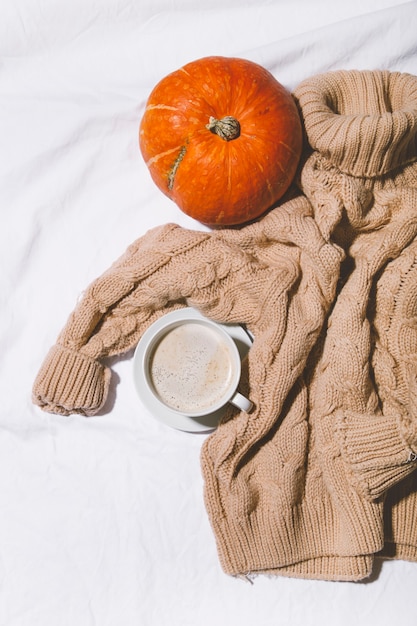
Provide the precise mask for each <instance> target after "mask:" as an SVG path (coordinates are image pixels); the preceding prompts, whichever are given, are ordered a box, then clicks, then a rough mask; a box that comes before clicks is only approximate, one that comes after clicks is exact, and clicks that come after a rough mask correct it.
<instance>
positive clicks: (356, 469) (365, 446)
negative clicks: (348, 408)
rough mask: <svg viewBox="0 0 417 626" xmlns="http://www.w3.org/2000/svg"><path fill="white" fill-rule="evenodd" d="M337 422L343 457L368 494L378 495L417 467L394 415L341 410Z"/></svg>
mask: <svg viewBox="0 0 417 626" xmlns="http://www.w3.org/2000/svg"><path fill="white" fill-rule="evenodd" d="M336 423H337V428H338V432H339V436H338V438H340V441H341V447H342V455H343V458H344V460H345V462H347V463H348V465H349V466H350V469H351V470H352V472H353V476H354V477H355V479H356V482H357V485H358V486H359V489H360V491H361V492H362V493H363V494H364V495H365V497H367V498H371V499H375V498H379V497H380V496H381V495H383V494H384V493H385V492H386V491H387V490H388V489H389V488H390V487H392V486H393V485H395V484H396V483H398V482H399V481H401V480H402V479H403V478H405V477H406V476H408V475H409V474H410V473H411V472H413V471H414V470H415V469H416V454H415V452H414V451H413V450H411V448H410V447H409V446H408V445H407V443H406V442H405V440H404V438H403V437H402V436H401V433H400V431H399V428H398V424H397V420H396V419H395V417H393V416H384V415H372V414H371V415H367V414H363V413H354V412H342V411H341V412H340V413H339V415H338V416H337V418H336Z"/></svg>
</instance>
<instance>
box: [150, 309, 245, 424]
mask: <svg viewBox="0 0 417 626" xmlns="http://www.w3.org/2000/svg"><path fill="white" fill-rule="evenodd" d="M149 365H150V366H149V379H150V383H151V385H152V387H153V388H154V391H155V393H156V395H157V396H158V397H159V399H160V400H161V401H162V402H163V403H164V404H165V405H167V406H168V407H170V408H171V409H173V410H175V411H179V412H182V413H185V414H195V413H204V412H208V411H211V410H215V409H216V408H217V407H218V406H220V405H221V404H224V402H225V401H226V402H227V400H228V399H229V396H230V395H231V394H233V391H234V389H235V385H236V375H237V371H236V356H234V355H233V352H232V349H231V346H230V344H229V342H227V341H225V338H224V336H223V334H222V333H221V332H218V331H217V329H216V328H214V327H213V326H209V325H206V324H204V323H200V322H199V321H188V322H185V323H182V324H179V325H176V326H174V327H173V328H170V329H168V330H167V332H166V333H165V334H163V336H162V337H161V338H160V339H159V340H158V341H157V343H156V344H155V346H154V348H153V351H152V355H151V358H150V364H149Z"/></svg>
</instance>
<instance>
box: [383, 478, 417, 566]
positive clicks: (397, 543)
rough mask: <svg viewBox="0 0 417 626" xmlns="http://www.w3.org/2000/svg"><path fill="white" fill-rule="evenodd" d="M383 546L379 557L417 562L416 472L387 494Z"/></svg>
mask: <svg viewBox="0 0 417 626" xmlns="http://www.w3.org/2000/svg"><path fill="white" fill-rule="evenodd" d="M384 509H385V511H384V516H385V540H386V543H385V546H384V549H383V550H382V552H381V553H380V556H384V557H387V558H391V559H402V560H405V561H417V471H415V472H413V473H412V474H411V475H410V476H408V478H406V479H405V480H403V481H402V482H401V483H399V484H398V485H397V486H396V487H395V488H394V489H391V490H390V491H389V492H388V495H387V498H386V501H385V507H384Z"/></svg>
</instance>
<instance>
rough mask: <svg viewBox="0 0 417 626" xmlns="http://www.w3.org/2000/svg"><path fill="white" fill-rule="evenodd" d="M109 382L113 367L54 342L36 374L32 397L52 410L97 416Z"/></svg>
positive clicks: (45, 409) (53, 411)
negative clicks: (110, 367)
mask: <svg viewBox="0 0 417 626" xmlns="http://www.w3.org/2000/svg"><path fill="white" fill-rule="evenodd" d="M109 382H110V370H109V369H108V368H106V367H104V366H103V365H102V364H101V363H99V362H98V361H95V360H94V359H92V358H90V357H87V356H85V355H83V354H80V353H79V352H74V351H72V350H70V349H68V348H65V347H63V346H60V345H55V346H53V347H52V348H51V350H50V351H49V353H48V354H47V356H46V358H45V360H44V362H43V364H42V367H41V369H40V370H39V373H38V375H37V377H36V380H35V383H34V385H33V391H32V399H33V402H34V403H35V404H37V405H38V406H40V407H41V408H42V409H43V410H44V411H48V412H50V413H57V414H58V415H70V414H72V413H79V414H81V415H86V416H88V415H94V414H95V413H97V412H98V411H99V410H100V409H101V407H102V406H103V404H104V402H105V400H106V397H107V392H108V386H109Z"/></svg>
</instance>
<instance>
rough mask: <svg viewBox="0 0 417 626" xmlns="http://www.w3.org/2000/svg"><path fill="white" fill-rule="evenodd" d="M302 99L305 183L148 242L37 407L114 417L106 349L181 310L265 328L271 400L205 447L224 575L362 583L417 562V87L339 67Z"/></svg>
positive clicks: (263, 380) (254, 382)
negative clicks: (200, 226) (389, 567)
mask: <svg viewBox="0 0 417 626" xmlns="http://www.w3.org/2000/svg"><path fill="white" fill-rule="evenodd" d="M294 96H295V99H296V101H297V103H298V105H299V107H300V112H301V116H302V118H303V120H304V123H305V130H306V138H307V144H308V145H307V146H306V151H305V155H304V158H303V160H302V163H301V169H300V176H299V186H300V189H301V192H302V193H301V194H300V195H298V196H296V197H293V199H291V200H289V201H287V202H286V203H283V204H281V205H280V206H278V207H276V208H274V209H273V210H271V211H270V212H269V213H268V214H266V215H265V216H264V217H263V218H261V219H260V220H258V221H256V222H254V223H252V224H249V225H246V226H244V227H241V228H239V229H224V230H218V231H213V232H198V231H190V230H187V229H184V228H181V227H179V226H176V225H174V224H169V225H166V226H162V227H159V228H156V229H153V230H152V231H150V232H148V233H147V234H146V235H144V236H143V237H141V238H140V239H138V240H137V241H136V242H134V243H133V244H132V245H131V246H130V247H129V248H128V250H127V251H126V253H125V254H124V255H123V256H122V257H121V258H120V259H119V260H118V261H116V263H114V264H113V265H112V266H111V267H110V268H109V270H108V271H107V272H105V273H104V274H103V275H102V276H101V277H99V278H98V279H97V280H96V281H94V282H93V283H92V284H91V285H90V286H89V287H88V288H87V290H86V291H85V292H84V294H83V297H82V299H81V301H80V302H79V304H78V306H77V307H76V308H75V310H74V312H73V313H72V314H71V316H70V317H69V320H68V322H67V324H66V326H65V328H64V329H63V330H62V332H61V333H60V335H59V337H58V339H57V343H56V345H55V346H53V348H52V349H51V351H50V352H49V354H48V355H47V356H46V359H45V361H44V363H43V365H42V367H41V368H40V371H39V373H38V376H37V377H36V380H35V383H34V387H33V400H34V402H35V403H37V404H38V405H39V406H41V407H42V408H43V409H44V410H47V411H52V412H56V413H61V414H64V415H67V414H70V413H81V414H84V415H92V414H94V413H96V412H97V411H98V410H99V409H100V408H101V407H102V406H103V404H104V403H105V399H106V394H107V391H108V385H109V377H110V371H109V369H108V368H107V367H105V366H104V365H103V363H102V360H103V358H104V357H106V356H110V355H115V354H121V353H123V352H126V351H127V350H129V349H130V348H132V347H134V346H135V345H136V343H137V342H138V340H139V338H140V337H141V336H142V334H143V332H144V331H145V329H146V328H147V327H148V326H149V325H150V324H151V323H152V322H153V321H155V320H156V319H158V318H159V317H160V316H161V315H163V314H165V313H167V312H169V311H171V310H174V309H176V308H179V307H183V306H187V305H188V306H194V307H196V308H198V309H199V310H200V311H201V312H202V313H203V314H205V315H207V316H208V317H210V318H212V319H214V320H218V321H221V322H223V323H225V322H230V323H235V324H236V323H241V324H245V325H246V326H247V327H248V329H249V330H251V331H252V333H253V334H254V337H255V339H254V343H253V346H252V347H251V350H250V351H249V355H248V359H247V363H246V364H245V368H244V375H243V378H242V381H241V386H242V390H243V391H245V392H246V393H248V394H249V396H250V398H251V400H253V402H254V409H253V410H252V411H251V413H250V414H247V413H244V412H239V411H238V410H237V409H235V408H233V407H230V408H228V410H227V412H226V414H225V416H224V418H223V419H222V421H221V423H220V424H219V426H218V428H217V430H216V431H215V432H214V433H213V434H212V435H211V436H209V437H208V438H207V439H206V440H205V441H204V444H203V446H202V451H201V468H202V473H203V477H204V498H205V504H206V508H207V513H208V516H209V519H210V522H211V525H212V528H213V531H214V534H215V538H216V542H217V547H218V553H219V559H220V562H221V564H222V567H223V569H224V571H225V572H227V573H229V574H233V575H242V574H243V575H247V574H248V573H254V572H268V573H275V574H282V575H287V576H299V577H309V578H325V579H329V580H358V579H361V578H364V577H366V576H368V575H369V574H370V572H371V569H372V563H373V559H374V557H375V554H378V553H379V554H384V555H388V556H390V557H393V558H409V559H414V560H417V523H416V522H417V519H416V513H415V511H416V504H417V502H416V492H417V485H416V476H417V473H416V461H417V415H416V408H417V401H416V398H417V367H416V361H417V288H416V285H417V144H416V137H417V79H416V78H415V77H413V76H411V75H408V74H400V73H390V72H388V71H375V72H370V71H363V72H360V71H341V72H333V73H328V74H325V75H320V76H316V77H313V78H311V79H309V80H307V81H304V82H303V83H302V84H301V85H300V86H299V87H298V88H297V89H296V91H295V94H294ZM384 503H385V504H384Z"/></svg>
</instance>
